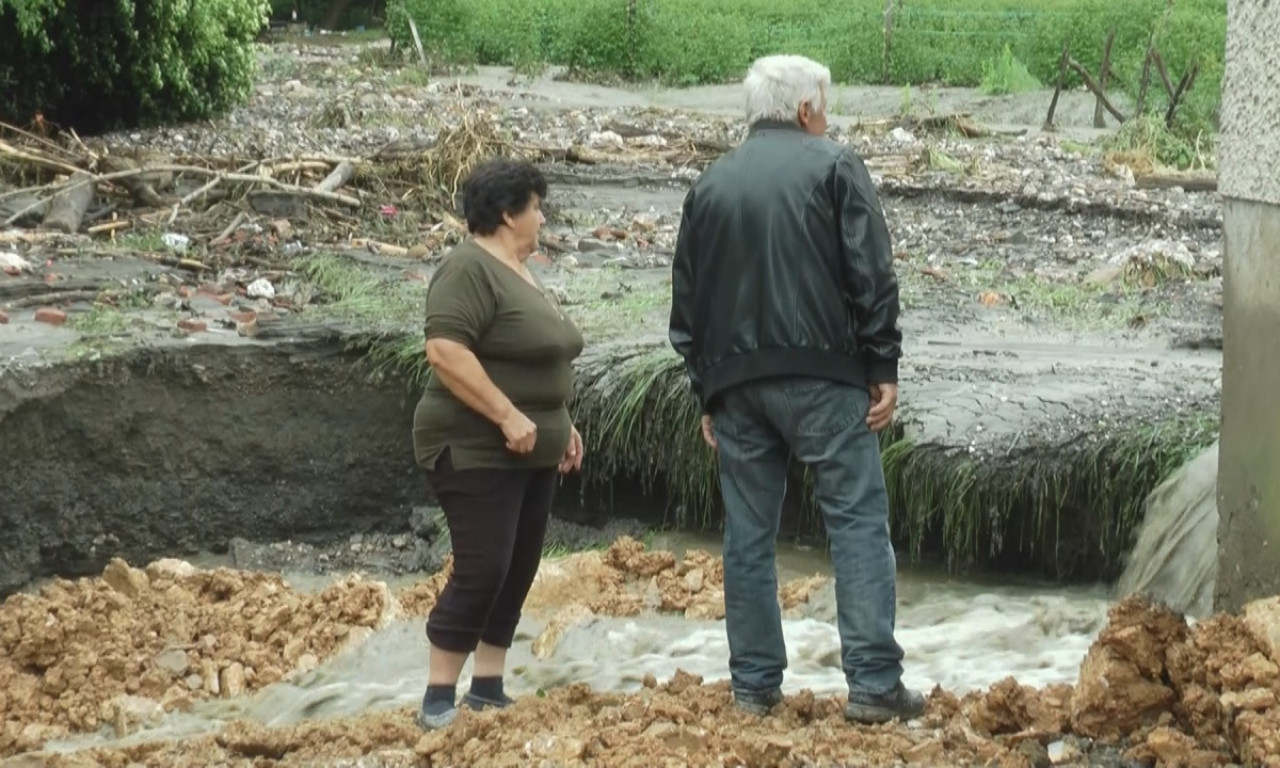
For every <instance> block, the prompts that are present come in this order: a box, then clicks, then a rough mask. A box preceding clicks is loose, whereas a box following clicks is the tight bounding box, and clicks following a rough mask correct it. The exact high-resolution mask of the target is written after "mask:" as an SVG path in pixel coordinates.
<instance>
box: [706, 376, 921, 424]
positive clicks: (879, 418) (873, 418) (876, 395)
mask: <svg viewBox="0 0 1280 768" xmlns="http://www.w3.org/2000/svg"><path fill="white" fill-rule="evenodd" d="M869 389H870V391H871V408H870V410H868V411H867V427H869V428H870V429H871V431H872V432H879V431H880V430H882V429H884V428H885V427H887V426H889V422H891V421H893V410H894V409H895V408H897V407H898V385H897V384H872V385H871V386H870V387H869ZM703 418H704V419H705V418H706V417H705V416H704V417H703Z"/></svg>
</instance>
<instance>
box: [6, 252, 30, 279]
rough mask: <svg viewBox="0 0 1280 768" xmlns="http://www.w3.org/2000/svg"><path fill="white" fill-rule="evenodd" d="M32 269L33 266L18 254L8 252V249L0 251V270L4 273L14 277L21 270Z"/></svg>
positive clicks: (20, 272) (28, 270) (27, 270)
mask: <svg viewBox="0 0 1280 768" xmlns="http://www.w3.org/2000/svg"><path fill="white" fill-rule="evenodd" d="M34 269H35V267H34V266H32V264H31V262H29V261H27V260H26V259H24V258H22V257H21V256H19V255H18V254H16V253H10V252H9V251H2V252H0V271H3V272H4V273H5V274H8V275H12V276H14V277H16V276H18V275H20V274H22V273H23V272H31V271H33V270H34Z"/></svg>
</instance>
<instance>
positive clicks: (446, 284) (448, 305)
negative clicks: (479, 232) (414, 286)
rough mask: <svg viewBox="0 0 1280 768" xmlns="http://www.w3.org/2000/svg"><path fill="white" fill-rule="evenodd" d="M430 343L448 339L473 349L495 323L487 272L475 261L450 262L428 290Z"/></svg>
mask: <svg viewBox="0 0 1280 768" xmlns="http://www.w3.org/2000/svg"><path fill="white" fill-rule="evenodd" d="M426 304H427V311H426V323H425V325H424V327H423V331H424V333H425V335H426V338H427V340H431V339H449V340H451V341H456V342H458V343H459V344H464V345H466V346H467V347H468V348H472V349H474V348H475V346H476V344H477V343H479V341H480V338H481V337H482V336H484V333H485V331H487V330H488V329H489V326H490V325H491V324H492V323H493V318H494V315H495V314H496V313H497V297H496V296H495V295H494V292H493V285H492V283H490V281H489V279H488V276H487V275H486V274H485V272H484V269H483V268H482V267H481V266H480V265H479V264H477V263H476V262H475V260H474V259H469V258H464V259H460V260H452V259H451V260H449V261H446V262H445V263H444V264H443V265H441V267H440V269H439V270H437V271H436V273H435V275H434V276H433V277H432V278H431V284H430V286H429V287H428V288H427V302H426Z"/></svg>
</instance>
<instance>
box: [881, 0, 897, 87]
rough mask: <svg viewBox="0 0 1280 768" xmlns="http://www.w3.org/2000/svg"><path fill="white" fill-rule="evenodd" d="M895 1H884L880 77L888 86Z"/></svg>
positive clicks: (891, 62)
mask: <svg viewBox="0 0 1280 768" xmlns="http://www.w3.org/2000/svg"><path fill="white" fill-rule="evenodd" d="M894 3H895V0H884V54H883V56H882V57H881V60H880V69H881V72H880V76H881V78H883V79H884V82H885V85H888V84H889V83H890V82H891V80H890V78H891V76H892V74H893V73H892V71H891V70H892V68H893V67H892V64H893V55H892V48H893V6H894Z"/></svg>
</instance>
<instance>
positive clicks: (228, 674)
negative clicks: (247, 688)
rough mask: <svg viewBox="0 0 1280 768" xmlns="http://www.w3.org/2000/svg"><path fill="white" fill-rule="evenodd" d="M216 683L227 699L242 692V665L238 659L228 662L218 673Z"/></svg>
mask: <svg viewBox="0 0 1280 768" xmlns="http://www.w3.org/2000/svg"><path fill="white" fill-rule="evenodd" d="M218 685H219V687H220V688H221V690H222V695H223V696H225V697H227V698H229V699H230V698H235V697H236V696H239V695H240V694H242V693H244V665H242V664H241V663H240V662H238V661H233V662H231V663H230V664H228V665H227V666H226V667H225V668H224V669H223V670H222V672H221V673H220V674H219V675H218Z"/></svg>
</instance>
